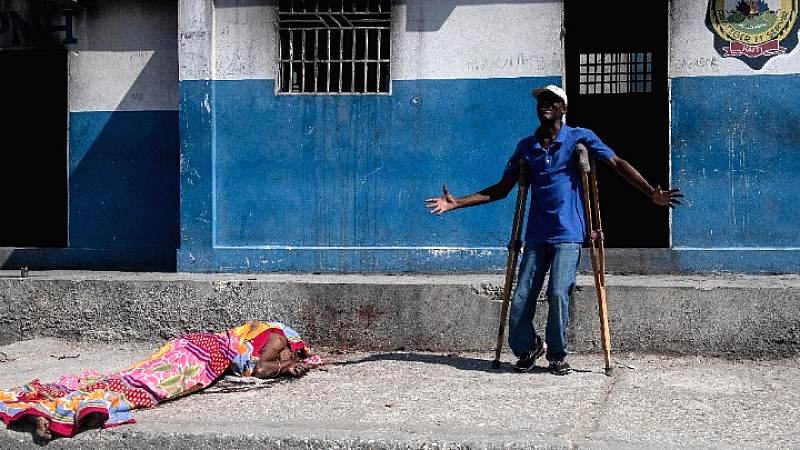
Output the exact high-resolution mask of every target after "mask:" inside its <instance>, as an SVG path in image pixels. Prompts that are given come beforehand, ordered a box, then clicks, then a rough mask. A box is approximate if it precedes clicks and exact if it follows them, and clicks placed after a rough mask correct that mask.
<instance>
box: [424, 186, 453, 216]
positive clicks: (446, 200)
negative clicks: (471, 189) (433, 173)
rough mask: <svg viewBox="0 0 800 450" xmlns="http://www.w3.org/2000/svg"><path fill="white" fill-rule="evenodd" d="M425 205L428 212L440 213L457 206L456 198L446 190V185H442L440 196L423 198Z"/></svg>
mask: <svg viewBox="0 0 800 450" xmlns="http://www.w3.org/2000/svg"><path fill="white" fill-rule="evenodd" d="M425 203H426V204H425V206H426V207H427V208H428V209H429V210H430V211H428V212H429V213H430V214H439V215H442V214H444V213H445V212H447V211H451V210H453V209H456V208H458V204H457V203H456V198H455V197H453V194H451V193H450V191H448V190H447V185H446V184H445V185H444V186H442V196H441V197H438V198H429V199H426V200H425Z"/></svg>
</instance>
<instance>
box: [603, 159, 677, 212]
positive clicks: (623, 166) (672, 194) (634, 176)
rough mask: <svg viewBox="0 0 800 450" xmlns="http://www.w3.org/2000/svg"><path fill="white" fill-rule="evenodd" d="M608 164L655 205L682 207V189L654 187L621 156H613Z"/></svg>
mask: <svg viewBox="0 0 800 450" xmlns="http://www.w3.org/2000/svg"><path fill="white" fill-rule="evenodd" d="M606 163H607V164H608V165H609V166H611V168H612V169H614V170H615V171H616V172H617V173H618V174H619V175H620V176H621V177H622V178H624V179H626V180H627V181H628V182H629V183H630V184H632V185H633V186H634V187H636V188H637V189H639V190H640V191H642V192H643V193H644V194H645V195H647V196H648V197H650V200H652V201H653V202H654V203H656V204H658V205H661V206H669V207H670V208H675V205H682V204H683V203H681V201H680V200H679V199H680V198H682V197H683V194H681V192H680V191H681V190H680V189H667V190H666V191H665V190H663V189H661V186H656V187H653V186H651V185H650V183H648V182H647V180H645V179H644V177H642V175H641V174H640V173H639V171H637V170H636V169H635V168H634V167H633V166H632V165H630V163H628V161H625V160H624V159H622V158H620V157H619V156H612V157H611V159H609V160H607V161H606Z"/></svg>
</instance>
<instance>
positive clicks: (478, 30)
mask: <svg viewBox="0 0 800 450" xmlns="http://www.w3.org/2000/svg"><path fill="white" fill-rule="evenodd" d="M197 3H207V2H203V1H201V2H197V1H191V0H181V1H180V4H181V8H182V15H181V21H180V26H181V30H180V39H181V52H182V56H181V79H205V78H206V77H207V76H208V73H207V72H206V70H205V62H204V58H209V57H211V55H212V53H213V59H215V63H214V65H213V66H214V72H213V75H214V76H213V77H214V79H219V80H239V79H275V78H277V73H278V67H277V48H278V42H277V37H278V31H277V9H276V7H275V6H274V5H272V4H269V5H267V4H260V5H254V4H253V2H241V1H237V0H225V1H218V2H215V6H216V7H215V8H214V10H213V14H211V15H209V14H208V13H207V11H206V10H205V9H203V8H201V7H200V6H198V5H197ZM464 3H468V2H463V1H456V0H437V1H434V0H408V1H406V2H403V3H399V4H394V5H393V7H392V50H391V51H392V78H393V79H395V80H414V79H470V78H479V79H483V78H517V77H529V76H553V75H555V76H560V75H561V74H562V71H563V57H562V54H563V51H562V47H561V40H560V34H561V23H562V17H563V8H562V4H561V2H530V3H525V2H518V3H490V2H487V3H485V4H480V3H479V4H464ZM209 17H213V19H212V20H213V25H209V23H208V22H207V21H208V20H209ZM206 29H213V31H214V32H213V37H211V38H208V37H207V36H206V35H205V34H204V33H205V30H206ZM209 43H210V45H212V46H213V50H209V51H207V52H206V53H205V54H204V53H203V51H202V49H203V45H205V44H209Z"/></svg>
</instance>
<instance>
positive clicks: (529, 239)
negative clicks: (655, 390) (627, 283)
mask: <svg viewBox="0 0 800 450" xmlns="http://www.w3.org/2000/svg"><path fill="white" fill-rule="evenodd" d="M533 97H534V98H535V99H536V113H537V115H538V117H539V123H540V125H539V128H538V129H537V130H536V132H535V133H534V134H533V135H532V136H529V137H526V138H525V139H523V140H521V141H520V142H519V143H518V144H517V148H516V150H515V151H514V154H513V155H511V158H510V159H509V160H508V164H507V165H506V168H505V170H504V171H503V177H502V178H501V179H500V181H499V182H498V183H497V184H495V185H493V186H490V187H488V188H486V189H483V190H480V191H478V192H476V193H474V194H471V195H467V196H465V197H459V198H456V197H454V196H453V195H452V194H451V193H450V191H448V189H447V185H445V186H444V188H443V193H442V196H441V197H438V198H429V199H427V200H426V201H425V202H426V206H427V208H428V209H429V210H430V213H431V214H443V213H445V212H447V211H451V210H454V209H458V208H465V207H469V206H476V205H482V204H484V203H489V202H493V201H496V200H500V199H503V198H505V197H506V196H507V195H508V193H509V192H511V190H512V189H513V188H514V185H515V184H516V183H517V181H518V178H519V170H520V167H519V164H520V159H523V160H524V162H525V165H526V166H527V170H528V174H529V176H528V179H529V181H530V193H531V196H530V197H531V205H530V212H529V215H528V225H527V229H526V232H525V250H524V252H523V254H522V259H521V262H520V268H519V279H518V281H517V287H516V290H515V292H514V297H513V300H512V302H511V310H510V312H509V319H508V320H509V334H508V343H509V346H510V347H511V351H513V352H514V355H515V356H516V357H518V358H519V360H518V361H517V370H520V371H529V370H531V369H532V368H533V367H534V365H535V362H536V358H538V357H540V356H542V355H545V354H546V355H547V360H548V361H549V369H550V371H551V372H552V373H554V374H557V375H566V374H568V373H570V371H571V368H570V366H569V364H568V363H567V362H566V357H567V353H568V352H567V332H566V331H567V324H568V320H569V316H568V312H569V300H570V297H571V295H572V292H573V290H574V289H575V280H576V275H577V271H578V262H579V261H580V255H581V246H582V244H583V242H585V241H586V240H587V238H588V233H587V229H586V228H587V227H586V218H585V214H584V208H583V204H582V198H583V196H582V190H583V183H582V179H581V173H580V169H579V168H578V156H577V153H576V152H575V145H576V144H578V143H579V142H580V143H583V144H584V145H585V146H586V147H587V148H588V149H589V152H590V153H591V154H592V155H593V156H595V157H596V158H598V159H600V160H601V161H603V162H605V163H606V164H608V165H609V166H611V168H613V169H614V170H615V171H616V172H617V173H618V174H619V175H620V176H622V178H624V179H626V180H627V181H628V182H630V183H631V184H632V185H633V186H634V187H636V188H637V189H639V190H640V191H642V192H643V193H644V194H645V195H647V196H648V197H650V200H652V201H653V202H655V203H656V204H658V205H661V206H668V207H671V208H674V207H675V205H676V204H677V205H680V204H681V202H680V200H679V197H683V194H681V193H680V190H679V189H668V190H662V189H661V187H660V186H657V187H655V188H654V187H652V186H651V185H650V183H648V182H647V181H646V180H645V179H644V178H643V177H642V176H641V174H639V172H637V171H636V169H634V168H633V166H631V165H630V164H628V162H627V161H625V160H624V159H622V158H620V157H618V156H616V154H614V152H613V151H612V150H611V149H610V148H609V147H608V146H607V145H605V144H604V143H603V142H602V141H601V140H600V139H599V138H598V137H597V135H596V134H595V133H594V132H593V131H591V130H589V129H586V128H573V127H570V126H568V125H566V124H565V123H564V122H563V118H564V115H565V114H566V112H567V94H566V93H565V92H564V91H563V90H562V89H561V88H559V87H558V86H553V85H550V86H547V87H543V88H539V89H534V90H533ZM548 270H549V271H550V279H549V282H548V287H547V303H548V314H547V326H546V330H545V340H542V338H541V337H539V336H538V335H537V334H536V331H535V330H534V327H533V317H534V313H535V311H536V299H537V297H538V296H539V292H540V291H541V289H542V286H543V284H544V279H545V275H546V274H547V272H548Z"/></svg>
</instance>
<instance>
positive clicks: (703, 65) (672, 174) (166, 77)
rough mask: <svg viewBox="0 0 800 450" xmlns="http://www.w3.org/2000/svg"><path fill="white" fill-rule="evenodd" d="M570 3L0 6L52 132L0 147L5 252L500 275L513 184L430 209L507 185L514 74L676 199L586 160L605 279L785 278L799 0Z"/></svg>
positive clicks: (3, 39)
mask: <svg viewBox="0 0 800 450" xmlns="http://www.w3.org/2000/svg"><path fill="white" fill-rule="evenodd" d="M584 3H585V2H569V1H517V2H495V1H492V0H485V1H483V0H480V1H460V0H445V1H425V0H401V1H396V0H395V1H388V0H384V1H380V0H372V1H366V0H356V1H322V0H319V1H299V0H295V1H288V0H286V1H285V0H214V1H209V0H200V1H199V0H179V1H178V2H177V5H175V4H165V3H164V2H158V1H155V0H113V1H102V2H101V1H96V0H81V1H78V2H69V1H57V2H56V1H46V0H39V1H30V2H23V1H17V2H13V1H12V2H7V3H4V5H9V7H8V8H7V9H6V10H3V11H2V12H0V14H2V15H0V48H1V49H2V51H0V60H2V61H12V60H13V61H22V62H23V63H25V62H27V63H26V64H22V66H25V67H40V68H39V69H37V71H36V72H35V73H31V70H28V72H25V71H23V70H19V71H15V72H16V73H17V75H15V78H13V79H6V80H5V81H6V83H5V84H6V85H14V86H23V87H25V88H24V89H18V90H17V93H15V94H14V95H15V97H13V98H14V102H13V104H14V105H29V106H26V107H29V108H30V110H29V111H30V114H31V115H34V114H35V115H36V116H34V117H38V116H40V115H41V113H40V110H41V108H42V106H41V105H43V104H47V105H49V108H50V110H51V111H52V112H51V113H50V114H49V116H47V117H49V119H48V120H49V122H48V123H49V124H50V125H48V130H49V129H54V130H56V132H54V133H49V132H45V131H43V130H39V131H37V132H36V133H30V135H29V138H28V140H29V141H30V143H31V144H34V145H31V148H34V147H42V148H44V147H46V148H47V151H46V152H45V151H44V150H41V151H38V152H26V151H23V150H22V149H15V150H13V151H11V150H10V149H8V147H6V148H7V150H6V151H5V158H7V161H12V162H13V163H14V164H13V165H14V167H16V169H14V175H13V176H12V177H10V180H13V181H7V182H6V185H5V187H6V190H7V192H8V191H9V190H10V192H19V193H20V194H19V195H12V197H13V198H14V199H15V200H14V201H13V202H11V203H9V204H8V206H7V208H6V212H7V214H6V217H8V218H12V217H13V218H14V219H6V220H5V221H4V222H6V223H8V224H14V225H4V227H5V228H4V230H3V233H2V234H3V236H4V237H3V240H4V242H1V243H0V246H2V249H1V250H0V262H2V264H3V267H4V268H18V267H22V266H29V267H36V268H108V269H128V268H130V269H136V270H178V271H183V272H321V273H387V272H389V273H392V272H397V273H452V272H482V271H501V270H504V269H505V263H506V255H507V250H506V246H507V244H508V240H509V236H510V231H511V230H510V228H511V221H512V218H513V209H514V199H513V198H512V197H513V196H509V198H508V199H506V200H504V201H500V202H495V203H492V204H489V205H484V206H482V207H479V208H471V209H465V210H460V211H457V212H453V213H449V214H446V215H443V216H441V217H440V216H433V215H430V214H428V213H427V210H426V208H425V205H424V200H425V199H426V198H429V197H434V196H438V195H440V194H441V191H442V185H443V184H447V185H448V187H449V189H450V190H451V191H452V192H453V193H454V194H456V195H464V194H468V193H471V192H474V191H476V190H478V189H480V188H483V187H487V186H489V185H491V184H493V183H495V182H496V181H497V180H499V178H500V176H501V174H502V171H503V168H504V167H505V164H506V162H507V160H508V158H509V156H510V155H511V153H512V152H513V150H514V148H515V146H516V143H517V142H518V141H519V140H520V139H522V138H524V137H525V136H528V135H530V134H532V133H533V131H534V130H535V128H536V126H537V125H538V123H537V118H536V114H535V102H534V100H533V99H532V98H531V95H530V93H531V89H532V88H534V87H537V86H541V85H546V84H559V85H563V86H564V87H565V88H566V89H567V93H568V95H569V100H570V104H569V113H568V115H567V117H568V118H567V122H568V123H569V124H571V125H573V126H586V127H589V128H592V129H593V130H595V131H597V133H598V135H599V136H600V137H601V139H603V140H604V141H605V142H606V143H608V144H609V145H610V146H611V147H612V148H613V149H614V150H615V151H616V152H617V153H618V154H619V155H620V156H621V157H623V158H625V159H626V160H628V161H630V162H631V163H632V164H633V165H634V166H635V167H636V168H637V169H639V170H640V171H641V172H642V174H643V175H644V176H645V177H646V178H647V179H648V180H650V181H651V183H653V184H654V185H656V184H658V185H661V186H662V187H666V186H667V185H669V186H673V187H678V188H680V189H681V190H682V192H683V193H684V194H685V195H686V198H685V201H684V205H682V206H680V207H678V208H677V209H675V210H673V211H668V210H666V209H665V208H658V207H655V206H654V205H652V204H651V203H650V202H649V201H648V199H647V198H646V197H645V196H643V195H642V194H641V193H639V192H638V191H636V190H635V189H634V188H632V187H630V186H629V185H627V184H626V183H625V182H623V181H621V180H619V179H618V177H617V176H616V175H615V174H613V173H610V172H608V171H607V170H606V168H604V167H602V164H601V165H600V167H598V182H599V184H600V192H601V199H600V203H601V211H602V212H603V229H604V233H605V236H606V245H607V247H608V256H609V260H610V261H609V264H608V268H609V270H612V271H619V272H659V273H703V272H737V273H738V272H741V273H796V272H798V271H800V245H798V233H797V230H798V227H797V223H798V219H800V210H798V209H797V208H794V207H793V205H794V204H795V203H796V200H797V197H798V194H796V193H795V192H794V190H793V189H791V186H790V183H791V182H792V181H794V180H796V179H798V175H800V158H799V157H800V129H799V128H798V127H796V125H795V124H796V123H798V119H800V102H798V96H800V51H798V50H796V49H795V47H796V45H797V36H798V34H797V33H798V26H797V22H798V21H797V15H798V4H797V1H796V0H794V1H793V0H770V1H758V2H746V1H734V0H727V1H724V0H718V1H717V0H711V1H709V2H696V1H690V0H673V1H670V2H664V4H663V7H662V9H661V11H650V12H648V13H647V14H644V13H642V12H641V10H640V8H636V7H635V6H636V3H634V2H615V3H614V7H613V8H609V7H607V6H589V5H585V4H584ZM14 58H16V59H14ZM20 58H21V60H20ZM45 60H46V64H49V65H40V66H35V65H33V64H32V63H31V61H45ZM37 64H38V63H37ZM42 64H45V63H42ZM52 67H55V68H56V69H52ZM44 72H46V73H48V74H51V79H52V81H51V82H50V83H45V84H40V83H37V82H35V81H32V80H34V79H35V77H34V75H36V74H41V73H44ZM42 85H47V86H55V87H54V88H51V89H50V90H49V91H47V92H46V93H43V94H39V98H38V99H37V100H35V101H33V102H31V101H30V98H31V97H30V95H29V94H26V92H34V91H35V92H41V91H43V89H41V86H42ZM30 105H35V106H30ZM59 105H60V106H59ZM65 111H66V113H65ZM7 114H8V117H7V118H6V120H4V126H5V127H6V128H5V129H4V131H6V134H9V133H11V132H12V131H14V132H18V131H17V130H16V128H18V127H22V126H23V124H24V123H25V122H12V121H11V120H10V117H12V116H13V117H19V114H18V113H7ZM9 123H16V125H8V124H9ZM59 126H60V127H61V128H59ZM40 135H41V136H40ZM45 136H49V137H50V140H49V141H43V142H39V141H36V140H37V139H44V138H45ZM53 136H56V137H53ZM43 166H44V167H45V168H46V169H47V171H43V170H42V169H41V168H42V167H43ZM23 168H24V169H25V170H22V169H23ZM45 180H47V182H45ZM34 191H35V194H36V198H38V199H39V200H38V201H37V202H33V201H32V197H34V196H33V195H30V194H31V193H33V192H34ZM53 199H55V200H53ZM43 202H44V203H43ZM47 202H50V203H47ZM44 204H49V205H50V206H48V207H41V205H44ZM32 205H39V206H32ZM43 210H44V211H46V212H47V214H44V215H42V214H43V213H42V211H43ZM37 214H39V215H37ZM17 216H24V217H29V219H28V222H27V225H26V222H24V221H19V220H16V217H17ZM42 223H46V224H47V225H48V227H49V228H48V231H47V233H45V234H46V236H47V240H45V239H44V238H42V236H43V235H42V234H41V233H31V232H29V231H28V230H30V229H31V226H32V225H33V224H42Z"/></svg>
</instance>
